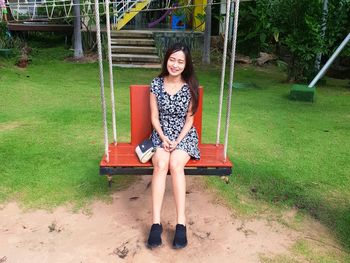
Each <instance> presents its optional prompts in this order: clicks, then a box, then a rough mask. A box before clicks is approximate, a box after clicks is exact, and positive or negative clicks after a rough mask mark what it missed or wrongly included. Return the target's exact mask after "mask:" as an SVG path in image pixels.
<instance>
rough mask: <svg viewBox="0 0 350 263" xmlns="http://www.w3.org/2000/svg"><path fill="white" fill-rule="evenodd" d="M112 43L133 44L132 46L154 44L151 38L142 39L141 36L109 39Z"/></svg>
mask: <svg viewBox="0 0 350 263" xmlns="http://www.w3.org/2000/svg"><path fill="white" fill-rule="evenodd" d="M111 44H112V45H121V46H124V45H133V46H154V40H153V39H142V38H117V39H111Z"/></svg>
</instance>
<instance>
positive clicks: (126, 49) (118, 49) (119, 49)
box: [111, 46, 157, 54]
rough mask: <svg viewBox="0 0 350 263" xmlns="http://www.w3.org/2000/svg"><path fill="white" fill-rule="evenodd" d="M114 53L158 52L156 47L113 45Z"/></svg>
mask: <svg viewBox="0 0 350 263" xmlns="http://www.w3.org/2000/svg"><path fill="white" fill-rule="evenodd" d="M111 48H112V53H129V54H157V49H156V48H155V47H138V46H112V47H111Z"/></svg>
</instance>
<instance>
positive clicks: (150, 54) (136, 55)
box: [111, 30, 161, 68]
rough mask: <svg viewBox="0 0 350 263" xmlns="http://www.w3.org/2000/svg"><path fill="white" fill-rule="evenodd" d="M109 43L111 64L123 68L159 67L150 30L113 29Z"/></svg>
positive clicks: (158, 59)
mask: <svg viewBox="0 0 350 263" xmlns="http://www.w3.org/2000/svg"><path fill="white" fill-rule="evenodd" d="M111 44H112V60H113V66H118V67H125V68H137V67H138V68H160V67H161V64H160V63H161V62H160V58H159V57H158V55H157V49H156V47H155V42H154V39H153V33H152V32H150V31H142V30H130V31H129V30H120V31H113V32H112V33H111Z"/></svg>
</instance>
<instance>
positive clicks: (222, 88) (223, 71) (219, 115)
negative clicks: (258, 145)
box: [216, 1, 231, 145]
mask: <svg viewBox="0 0 350 263" xmlns="http://www.w3.org/2000/svg"><path fill="white" fill-rule="evenodd" d="M230 10H231V1H227V2H226V16H225V39H224V50H223V53H222V68H221V82H220V98H219V113H218V127H217V131H216V145H218V144H219V143H220V129H221V115H222V103H223V97H224V85H225V73H226V71H225V69H226V56H227V42H228V29H229V27H230Z"/></svg>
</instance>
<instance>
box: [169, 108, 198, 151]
mask: <svg viewBox="0 0 350 263" xmlns="http://www.w3.org/2000/svg"><path fill="white" fill-rule="evenodd" d="M191 109H192V102H190V105H189V106H188V112H187V116H186V121H185V125H184V126H183V128H182V130H181V132H180V134H179V136H178V137H177V139H176V140H175V141H172V142H171V144H170V150H171V151H172V150H174V149H175V148H176V146H177V145H178V144H179V143H180V142H181V141H182V139H183V138H184V137H185V136H186V134H187V133H188V132H189V130H190V129H191V128H192V126H193V121H194V115H193V114H192V111H191Z"/></svg>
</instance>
